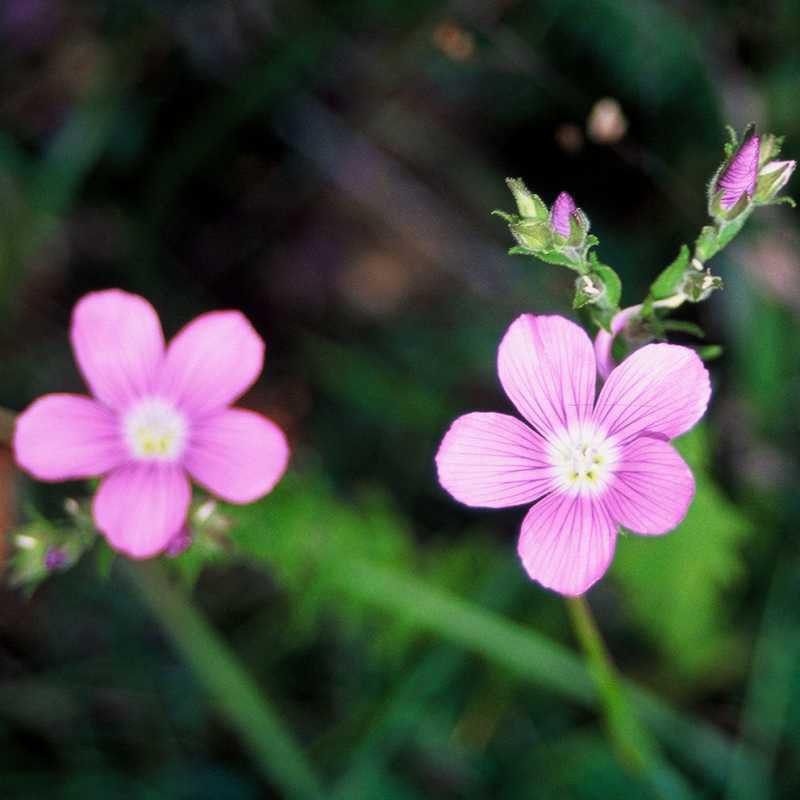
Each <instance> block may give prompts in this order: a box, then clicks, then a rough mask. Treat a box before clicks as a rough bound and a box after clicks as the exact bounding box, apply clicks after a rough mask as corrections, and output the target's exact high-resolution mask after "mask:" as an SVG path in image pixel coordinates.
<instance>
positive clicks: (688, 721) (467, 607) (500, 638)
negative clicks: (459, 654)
mask: <svg viewBox="0 0 800 800" xmlns="http://www.w3.org/2000/svg"><path fill="white" fill-rule="evenodd" d="M326 563H327V566H328V568H330V569H331V571H330V575H329V577H330V578H331V579H332V580H333V581H334V582H335V584H336V587H337V588H338V590H339V591H341V592H342V593H343V594H346V595H348V596H350V597H352V598H354V599H356V600H358V601H360V602H362V603H364V604H365V605H370V606H373V607H374V608H377V609H380V610H382V611H385V612H388V613H391V614H393V615H395V616H397V617H400V618H401V619H404V620H407V621H408V622H411V623H413V624H415V625H417V626H418V627H419V628H421V629H423V630H428V631H430V632H431V633H433V634H435V635H437V636H441V637H442V638H443V639H446V640H447V641H450V642H451V643H453V644H455V645H457V646H459V647H463V648H465V649H466V650H471V651H472V652H474V653H477V654H479V655H481V656H483V657H484V658H486V659H488V660H490V661H492V662H493V663H495V664H498V665H500V666H503V667H505V668H506V669H508V670H510V671H511V672H512V673H514V674H516V675H518V676H519V677H521V678H523V679H525V680H528V681H530V682H531V683H533V684H535V685H538V686H541V687H543V688H546V689H547V690H548V691H552V692H555V693H556V694H559V695H561V696H562V697H564V698H566V699H569V700H570V701H572V702H577V703H578V704H580V705H583V706H585V707H587V708H594V707H596V706H597V704H598V696H597V690H596V688H595V685H594V682H593V680H592V676H591V675H590V673H589V671H588V670H587V668H586V667H585V666H584V665H583V663H581V661H580V659H579V658H577V657H576V656H575V655H574V654H573V653H571V652H570V651H569V650H567V649H566V648H564V647H563V646H561V645H559V644H558V643H556V642H553V641H551V640H550V639H548V638H547V637H545V636H542V635H540V634H538V633H536V632H535V631H533V630H531V629H530V628H526V627H523V626H522V625H519V624H517V623H515V622H513V621H511V620H508V619H505V618H503V617H502V616H500V615H498V614H495V613H493V612H491V611H489V610H487V609H484V608H480V607H477V606H475V605H474V604H473V603H470V602H468V601H465V600H463V599H462V598H460V597H457V596H455V595H453V594H451V593H449V592H446V591H443V590H441V589H438V588H435V587H432V586H430V585H428V584H427V583H425V581H423V580H420V579H418V578H415V577H411V576H408V575H405V574H402V573H400V572H398V571H396V570H392V569H390V568H387V567H383V566H379V565H377V564H374V563H372V562H370V561H369V560H367V559H363V558H357V557H342V556H341V554H340V555H339V557H338V559H336V560H329V561H327V562H326ZM620 683H621V688H622V690H623V691H624V692H625V694H626V696H627V698H628V700H629V702H630V703H631V705H632V707H633V708H636V709H637V711H638V713H639V714H640V715H641V719H642V721H643V723H644V724H645V725H647V726H648V728H649V730H650V731H652V732H653V734H655V736H656V737H658V738H659V739H660V740H661V742H662V743H663V744H664V745H665V746H666V747H667V748H668V749H669V750H671V751H672V752H674V753H675V754H676V755H679V756H680V758H681V760H682V761H683V762H684V763H686V764H690V765H691V766H692V767H693V768H695V769H696V770H697V772H698V773H700V774H703V775H704V776H705V777H706V779H707V780H709V781H710V782H712V783H714V784H716V785H717V786H724V784H725V781H726V780H727V776H728V766H729V763H730V758H731V754H732V752H733V746H732V744H731V742H729V741H728V739H727V737H725V736H724V735H723V734H721V733H720V732H719V731H717V730H716V729H715V728H714V727H712V726H711V725H708V724H707V723H705V722H703V721H702V720H698V719H693V718H691V717H689V716H688V715H684V714H682V713H680V712H678V711H676V710H675V709H673V708H671V707H670V706H669V705H667V704H666V703H664V702H663V701H662V700H661V699H660V698H658V697H657V696H656V695H654V694H652V693H651V692H649V691H648V690H646V689H643V688H642V687H640V686H637V685H636V684H635V683H633V682H630V681H627V680H625V679H621V680H620ZM742 758H743V759H744V760H745V761H748V760H749V753H747V752H743V753H742Z"/></svg>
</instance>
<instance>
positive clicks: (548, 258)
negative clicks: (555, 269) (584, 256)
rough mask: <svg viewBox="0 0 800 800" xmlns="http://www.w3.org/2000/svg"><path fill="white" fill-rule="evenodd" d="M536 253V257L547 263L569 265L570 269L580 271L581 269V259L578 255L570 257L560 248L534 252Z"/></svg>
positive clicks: (560, 265) (561, 265)
mask: <svg viewBox="0 0 800 800" xmlns="http://www.w3.org/2000/svg"><path fill="white" fill-rule="evenodd" d="M534 255H535V256H536V258H538V259H540V260H541V261H544V262H546V263H547V264H556V265H558V266H559V267H569V269H574V270H578V271H580V268H581V261H580V259H578V258H577V257H574V258H573V257H570V256H568V255H567V254H566V253H562V252H560V251H558V250H542V251H540V252H537V253H534Z"/></svg>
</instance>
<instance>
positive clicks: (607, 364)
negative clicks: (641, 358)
mask: <svg viewBox="0 0 800 800" xmlns="http://www.w3.org/2000/svg"><path fill="white" fill-rule="evenodd" d="M641 309H642V307H641V305H638V306H630V307H628V308H623V309H622V311H620V312H618V313H617V314H615V315H614V318H613V319H612V320H611V333H609V332H608V331H607V330H605V328H600V330H599V331H598V332H597V336H595V337H594V356H595V358H596V359H597V371H598V372H599V373H600V377H601V378H602V379H603V380H605V379H606V378H607V377H608V376H609V375H610V374H611V370H612V369H614V367H615V366H616V364H615V363H614V358H613V357H612V355H611V348H612V347H613V346H614V339H616V338H617V334H618V333H619V332H620V331H621V330H622V329H623V328H624V327H625V326H626V325H627V324H628V320H629V319H630V318H631V317H635V316H636V315H637V314H638V313H639V312H640V311H641Z"/></svg>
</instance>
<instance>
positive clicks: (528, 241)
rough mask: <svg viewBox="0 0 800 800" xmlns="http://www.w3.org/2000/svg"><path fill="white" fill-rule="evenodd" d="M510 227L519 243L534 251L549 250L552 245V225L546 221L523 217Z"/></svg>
mask: <svg viewBox="0 0 800 800" xmlns="http://www.w3.org/2000/svg"><path fill="white" fill-rule="evenodd" d="M508 228H509V230H510V231H511V235H512V236H513V237H514V238H515V239H516V240H517V243H518V244H521V245H522V246H523V247H527V248H529V249H530V250H533V251H534V252H539V250H547V249H549V248H550V247H551V246H552V241H553V233H552V231H551V230H550V225H549V224H548V223H546V222H538V221H537V220H534V219H521V220H520V221H519V222H515V223H513V224H511V225H509V226H508Z"/></svg>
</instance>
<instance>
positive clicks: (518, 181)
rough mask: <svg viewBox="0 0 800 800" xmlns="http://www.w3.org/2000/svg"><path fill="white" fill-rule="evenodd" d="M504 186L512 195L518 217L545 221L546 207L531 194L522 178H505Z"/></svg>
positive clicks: (537, 196) (537, 197)
mask: <svg viewBox="0 0 800 800" xmlns="http://www.w3.org/2000/svg"><path fill="white" fill-rule="evenodd" d="M506 185H507V186H508V188H509V189H510V190H511V194H513V195H514V200H515V201H516V203H517V209H518V210H519V215H520V216H521V217H522V218H523V219H536V220H539V221H540V222H545V221H546V220H547V206H546V205H545V204H544V202H543V201H542V199H541V198H540V197H539V195H537V194H533V192H531V191H530V190H529V189H528V187H527V186H526V185H525V183H524V182H523V180H522V178H506Z"/></svg>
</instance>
